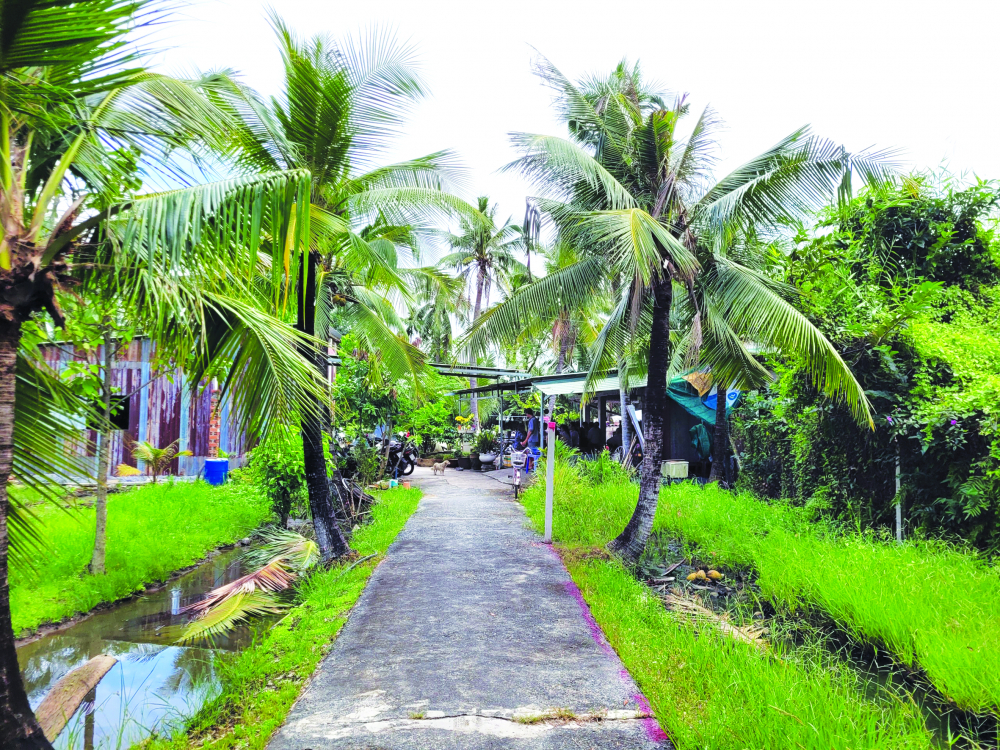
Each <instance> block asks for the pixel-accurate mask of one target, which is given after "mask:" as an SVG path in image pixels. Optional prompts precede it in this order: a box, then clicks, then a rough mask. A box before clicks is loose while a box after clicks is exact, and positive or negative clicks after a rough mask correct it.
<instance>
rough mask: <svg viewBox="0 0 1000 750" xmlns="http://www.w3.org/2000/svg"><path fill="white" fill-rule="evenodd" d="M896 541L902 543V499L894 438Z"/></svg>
mask: <svg viewBox="0 0 1000 750" xmlns="http://www.w3.org/2000/svg"><path fill="white" fill-rule="evenodd" d="M896 541H897V542H899V543H900V544H902V543H903V498H901V497H900V496H899V438H896Z"/></svg>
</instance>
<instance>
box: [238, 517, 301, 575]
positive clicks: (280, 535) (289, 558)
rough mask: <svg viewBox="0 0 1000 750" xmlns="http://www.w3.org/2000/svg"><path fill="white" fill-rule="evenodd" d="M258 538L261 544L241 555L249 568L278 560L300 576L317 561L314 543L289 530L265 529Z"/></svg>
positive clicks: (261, 566)
mask: <svg viewBox="0 0 1000 750" xmlns="http://www.w3.org/2000/svg"><path fill="white" fill-rule="evenodd" d="M260 538H261V541H262V544H260V545H259V546H257V547H254V548H252V549H250V550H249V551H247V552H246V553H244V555H243V561H244V563H246V564H247V565H248V566H250V567H260V568H263V567H264V566H266V565H268V564H269V563H271V562H274V561H276V560H279V561H282V563H283V564H284V565H286V566H287V567H288V568H289V569H290V570H291V571H293V572H295V573H296V574H298V575H301V574H303V573H305V572H306V571H307V570H309V569H311V568H312V567H313V566H314V565H315V564H316V563H317V562H318V561H319V547H318V546H317V544H316V542H314V541H313V540H312V539H308V538H306V537H304V536H302V535H301V534H298V533H296V532H294V531H291V530H290V529H281V528H271V529H267V530H265V531H263V532H261V534H260Z"/></svg>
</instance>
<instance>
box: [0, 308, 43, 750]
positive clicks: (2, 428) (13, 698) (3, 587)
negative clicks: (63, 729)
mask: <svg viewBox="0 0 1000 750" xmlns="http://www.w3.org/2000/svg"><path fill="white" fill-rule="evenodd" d="M20 340H21V328H20V325H19V324H17V323H6V324H4V325H3V327H2V329H0V737H2V738H3V747H4V748H10V749H11V750H52V746H51V745H50V744H49V741H48V740H46V739H45V735H44V734H42V729H41V727H40V726H38V721H37V720H36V719H35V714H34V713H32V711H31V706H30V705H29V704H28V696H27V694H26V693H25V692H24V683H23V682H22V681H21V670H20V667H19V666H18V663H17V649H16V648H15V645H14V644H15V641H14V624H13V621H12V620H11V613H10V586H9V582H8V574H7V563H8V555H7V551H8V546H9V543H10V539H9V536H8V531H7V511H8V508H9V507H10V498H9V497H8V495H7V482H8V479H9V478H10V472H11V469H12V467H13V461H14V392H15V386H16V383H17V374H16V368H17V348H18V344H19V342H20Z"/></svg>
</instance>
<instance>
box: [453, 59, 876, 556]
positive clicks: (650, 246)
mask: <svg viewBox="0 0 1000 750" xmlns="http://www.w3.org/2000/svg"><path fill="white" fill-rule="evenodd" d="M537 72H538V74H539V75H540V76H541V77H542V79H543V80H544V81H545V82H546V83H547V84H548V85H549V86H551V87H552V88H553V89H555V91H556V92H557V97H558V100H557V107H558V109H559V111H560V114H561V115H562V116H563V118H564V119H565V121H566V122H567V125H568V127H569V130H570V134H571V137H570V138H569V139H566V138H558V137H554V136H544V135H533V134H517V135H515V136H514V143H515V145H516V146H517V147H518V148H520V149H521V151H522V153H523V156H522V157H521V158H520V159H518V160H517V161H516V162H514V163H513V164H512V165H510V166H509V167H508V168H509V169H511V170H515V171H518V172H520V173H521V174H523V175H525V176H526V177H528V178H529V179H531V180H533V181H534V182H535V184H537V185H538V186H539V187H540V188H541V189H542V191H543V195H542V196H541V197H539V198H538V199H537V204H538V206H539V208H540V210H541V211H542V212H543V214H544V215H546V217H547V218H548V219H549V220H550V221H552V222H553V223H554V224H555V225H556V226H557V227H558V228H559V231H560V232H561V233H562V235H563V237H564V238H565V239H567V240H569V241H572V242H573V243H574V244H576V245H577V246H579V247H581V248H583V249H585V250H587V255H586V256H585V257H584V258H583V259H581V261H580V262H579V263H577V264H575V265H573V266H570V267H568V268H565V269H562V270H560V271H559V272H557V273H555V274H552V275H551V276H549V277H547V283H545V284H539V285H532V287H529V288H527V289H525V290H524V292H523V294H522V295H520V296H519V297H515V298H513V299H511V300H509V301H508V303H507V304H508V305H509V306H510V307H511V308H512V309H514V308H517V307H521V308H522V309H525V310H529V311H531V314H542V315H549V316H552V315H554V314H556V313H557V311H558V309H559V308H560V307H561V306H562V305H565V304H573V303H574V302H576V301H580V302H582V301H583V300H584V299H586V298H587V297H588V296H590V295H592V294H594V291H595V290H596V289H597V288H599V287H600V286H601V285H603V284H605V283H607V281H608V279H609V277H610V278H611V279H619V280H620V284H621V285H620V287H619V295H618V298H617V300H616V302H615V306H614V309H613V310H612V312H611V314H610V315H609V317H608V320H607V322H606V324H605V325H604V327H603V329H602V331H601V334H600V335H599V336H598V338H597V340H596V341H595V344H594V346H593V347H592V353H593V365H592V367H591V375H592V376H593V375H596V374H598V373H601V372H606V371H608V370H610V369H613V368H614V367H616V366H618V365H619V363H620V361H621V358H622V355H623V353H624V352H640V351H644V352H645V358H644V361H643V362H641V363H635V362H631V363H629V369H645V370H646V374H647V387H646V399H645V402H644V408H643V421H644V430H645V433H646V434H645V442H646V451H645V455H644V459H643V465H642V469H641V472H640V475H641V489H640V497H639V501H638V504H637V506H636V510H635V513H634V514H633V516H632V518H631V519H630V521H629V523H628V525H627V526H626V528H625V530H624V531H623V532H622V533H621V534H620V535H619V536H618V537H617V538H616V539H614V540H613V541H612V542H611V543H610V544H609V547H610V548H611V550H612V551H614V552H615V553H617V554H619V555H620V556H621V557H623V558H624V559H625V560H627V561H634V560H636V559H638V557H639V555H640V554H641V552H642V550H643V548H644V547H645V543H646V540H647V538H648V536H649V533H650V531H651V529H652V523H653V517H654V515H655V511H656V503H657V498H658V495H659V488H660V471H659V469H660V461H661V458H662V454H663V446H664V444H665V441H664V429H665V427H666V415H667V381H668V373H669V370H670V368H671V362H672V359H673V357H672V355H673V354H675V353H676V352H675V351H673V348H674V342H675V340H683V342H684V345H683V349H684V351H701V349H702V344H703V343H704V344H706V346H705V350H706V351H705V355H706V359H709V355H710V354H711V355H715V356H718V357H720V363H722V362H723V360H721V356H722V354H726V355H727V357H728V359H726V360H725V362H728V363H739V364H740V365H741V366H742V367H743V368H744V369H745V371H746V373H747V374H748V379H749V380H751V381H752V380H757V381H758V382H759V379H760V378H761V377H762V372H763V368H762V367H761V366H760V365H759V364H758V363H756V360H755V359H754V358H753V357H752V356H750V354H749V352H748V350H747V348H746V346H745V343H744V342H754V343H755V344H756V345H758V346H760V347H763V348H766V349H769V350H772V351H776V352H781V353H786V354H794V355H796V356H798V357H800V358H801V359H802V360H803V361H804V362H805V363H807V366H808V368H809V370H810V371H811V373H812V375H813V379H814V383H815V384H816V386H817V387H818V388H819V389H820V390H821V391H823V392H824V393H826V394H828V395H829V396H831V397H833V398H838V399H842V400H844V401H846V403H847V404H848V405H849V407H850V408H851V409H852V411H853V413H854V415H855V417H856V418H857V419H858V421H859V422H863V423H866V424H870V423H871V415H870V407H869V404H868V401H867V399H866V397H865V394H864V391H863V390H862V388H861V386H860V385H859V384H858V382H857V380H856V379H855V378H854V376H853V375H852V374H851V372H850V370H849V368H848V367H847V365H846V364H845V363H844V361H843V360H842V359H841V357H840V355H839V354H838V353H837V352H836V350H835V349H834V348H833V346H832V345H831V344H830V343H829V341H827V339H826V338H825V337H824V336H823V335H822V334H821V333H820V332H819V331H818V330H817V329H816V328H815V327H814V326H812V325H811V324H810V323H809V321H808V320H807V319H806V318H805V316H803V315H802V314H801V313H800V312H799V311H798V310H797V309H796V308H795V306H794V305H793V304H792V301H791V295H790V291H789V290H788V289H787V288H785V287H783V286H781V285H780V284H776V283H774V282H772V281H771V280H770V279H769V278H768V277H767V276H765V275H763V274H761V273H759V272H758V271H756V270H755V269H754V268H752V267H748V266H746V265H743V264H741V263H740V262H739V260H738V259H737V258H734V257H729V256H727V254H726V252H725V248H726V247H727V243H728V242H729V241H730V239H731V238H732V237H737V236H740V235H749V234H755V235H760V234H765V233H769V232H770V233H775V232H779V231H780V229H781V227H782V226H783V225H784V224H785V223H786V222H788V221H791V220H794V219H797V218H799V217H801V216H802V215H803V214H804V213H805V212H807V211H808V210H810V209H812V208H813V207H815V206H816V205H818V204H819V203H821V202H822V201H825V200H826V199H827V198H828V197H829V196H830V195H831V194H833V193H835V192H836V193H838V194H839V195H841V196H844V195H846V194H849V192H850V178H851V175H852V173H853V172H856V171H860V172H861V173H862V174H864V175H865V176H866V177H867V178H869V179H879V178H880V177H881V176H882V173H883V171H884V168H885V167H884V163H883V161H882V159H881V157H880V156H879V155H860V156H852V155H850V154H848V153H846V152H845V151H844V150H843V149H842V148H840V147H839V146H836V145H835V144H833V143H831V142H830V141H826V140H822V139H819V138H816V137H814V136H812V135H811V134H810V133H809V131H808V129H806V128H800V129H799V130H796V131H795V132H793V133H792V134H791V135H789V136H787V137H786V138H783V139H781V140H780V141H779V142H778V143H777V144H776V145H775V146H773V147H772V148H770V149H768V150H767V151H765V152H763V153H762V154H761V155H760V156H758V157H756V158H754V159H752V160H751V161H750V162H748V163H747V164H745V165H743V166H742V167H740V168H738V169H737V170H735V171H734V172H733V173H731V174H730V175H728V176H726V177H724V178H723V179H722V180H719V181H715V180H713V179H712V176H711V169H712V166H713V164H714V158H713V156H714V148H715V135H714V134H715V130H716V125H717V124H716V118H715V117H714V115H713V113H712V111H711V110H709V109H706V110H705V111H704V112H703V113H702V114H701V115H700V116H699V117H698V119H697V120H696V121H695V122H694V124H693V126H692V127H691V129H690V131H689V132H688V133H687V135H686V136H685V134H684V133H683V131H682V130H681V129H680V127H679V125H680V124H681V123H682V122H683V121H684V118H686V117H687V116H688V115H689V114H690V108H689V106H688V104H687V102H686V99H685V98H684V97H676V98H674V99H673V100H670V101H668V100H667V98H666V97H665V96H663V95H660V94H657V93H655V92H653V91H651V90H650V88H649V87H648V86H646V85H645V84H644V82H643V81H642V78H641V75H640V74H639V69H638V67H637V66H636V67H632V68H629V66H627V65H626V64H624V63H623V64H622V65H620V66H619V67H618V69H617V70H616V71H615V72H614V73H613V74H612V75H611V76H609V77H608V78H605V79H590V80H588V81H585V82H584V84H583V85H582V86H580V87H578V86H576V85H574V84H573V83H572V82H571V81H569V80H568V79H567V78H566V77H565V76H563V75H562V74H561V73H560V72H559V71H558V70H557V69H556V68H555V67H554V66H553V65H551V63H549V62H548V61H547V60H544V59H543V60H541V61H540V62H539V64H538V66H537ZM699 289H700V290H701V292H700V293H699ZM675 295H676V296H677V297H678V298H679V300H680V301H682V302H683V304H685V305H690V309H691V314H690V315H688V316H687V320H686V323H685V325H686V329H684V330H681V329H679V328H678V327H677V326H676V325H672V311H673V310H674V306H675V305H674V302H675ZM699 300H701V302H700V303H699ZM674 317H675V318H676V316H674ZM515 319H516V315H515V314H514V313H513V312H511V313H510V314H508V315H507V316H506V317H505V316H497V317H496V319H495V320H496V321H497V322H496V324H495V325H494V331H495V329H499V328H505V327H507V325H509V324H510V323H512V322H514V321H515ZM504 321H506V322H504ZM490 332H491V329H490V327H489V326H487V325H485V324H484V325H483V326H481V327H480V329H479V330H478V331H474V332H473V336H476V335H479V336H483V337H485V336H487V335H489V334H490ZM706 336H707V339H706ZM470 340H471V339H470ZM636 364H641V365H644V367H641V368H636ZM727 366H728V365H727ZM721 369H725V367H723V368H721ZM723 382H724V381H723Z"/></svg>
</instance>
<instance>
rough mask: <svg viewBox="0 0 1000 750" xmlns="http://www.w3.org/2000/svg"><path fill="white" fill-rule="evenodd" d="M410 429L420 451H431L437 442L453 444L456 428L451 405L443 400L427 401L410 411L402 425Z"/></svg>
mask: <svg viewBox="0 0 1000 750" xmlns="http://www.w3.org/2000/svg"><path fill="white" fill-rule="evenodd" d="M401 426H403V427H405V428H406V429H408V430H409V431H410V433H411V434H412V435H413V438H414V440H415V441H416V442H417V445H418V446H419V448H420V452H421V453H431V452H432V451H434V450H435V448H436V445H437V443H444V444H445V445H448V446H454V445H455V443H456V442H457V441H458V430H457V429H456V428H455V420H454V418H453V417H452V413H451V405H450V404H449V403H447V401H445V400H443V399H442V400H434V401H427V402H426V403H424V404H422V405H420V406H419V407H417V408H416V409H414V410H413V411H412V412H411V415H410V417H409V419H408V420H404V421H403V423H402V425H401Z"/></svg>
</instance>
